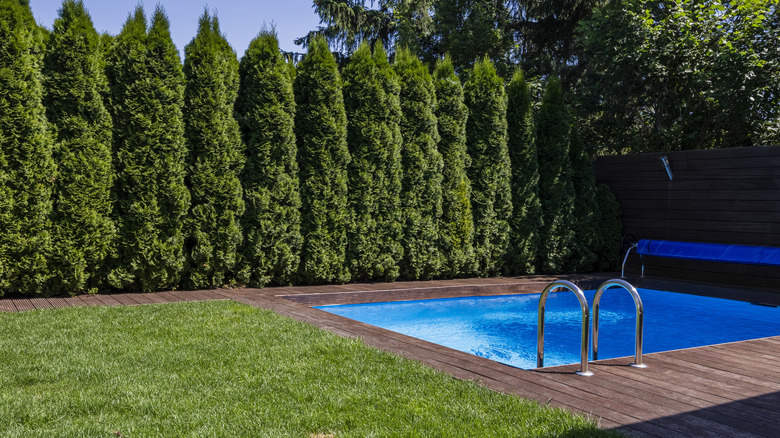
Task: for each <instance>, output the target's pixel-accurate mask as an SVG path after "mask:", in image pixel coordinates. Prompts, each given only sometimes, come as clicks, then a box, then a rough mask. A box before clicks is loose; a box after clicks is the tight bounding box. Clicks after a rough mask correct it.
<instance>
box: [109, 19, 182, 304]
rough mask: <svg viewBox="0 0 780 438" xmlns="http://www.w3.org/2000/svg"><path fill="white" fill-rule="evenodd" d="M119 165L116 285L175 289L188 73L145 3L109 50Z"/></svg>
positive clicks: (178, 268)
mask: <svg viewBox="0 0 780 438" xmlns="http://www.w3.org/2000/svg"><path fill="white" fill-rule="evenodd" d="M107 72H108V78H109V84H110V87H111V113H112V116H113V122H114V168H115V170H116V173H117V176H116V183H115V194H116V203H115V206H114V220H115V222H116V223H117V226H118V229H119V241H118V257H117V259H116V265H115V266H114V270H113V272H112V273H111V274H110V275H109V281H110V282H111V284H112V285H113V286H115V287H117V288H121V289H127V290H134V291H152V290H156V289H168V288H172V287H176V286H177V285H178V283H179V279H180V275H181V272H182V269H183V267H184V259H185V257H184V248H183V246H184V234H183V230H182V228H183V221H184V218H185V215H186V213H187V210H188V207H189V203H190V195H189V191H188V190H187V187H186V185H185V183H184V175H185V155H186V146H185V141H184V124H183V123H182V113H181V109H182V104H183V100H184V74H183V73H182V67H181V61H180V60H179V52H178V51H177V50H176V47H175V46H174V45H173V42H172V41H171V35H170V31H169V22H168V18H167V17H166V16H165V13H164V12H163V10H162V9H161V8H160V7H158V8H157V9H156V10H155V12H154V16H153V18H152V24H151V26H150V28H149V33H148V34H147V32H146V18H145V16H144V11H143V8H142V7H140V6H139V7H138V8H136V10H135V13H134V14H133V15H131V16H130V17H129V18H128V20H127V22H126V23H125V25H124V27H123V28H122V32H121V33H120V34H119V36H118V37H117V39H116V43H115V44H114V46H113V48H112V50H111V51H110V53H109V55H108V69H107Z"/></svg>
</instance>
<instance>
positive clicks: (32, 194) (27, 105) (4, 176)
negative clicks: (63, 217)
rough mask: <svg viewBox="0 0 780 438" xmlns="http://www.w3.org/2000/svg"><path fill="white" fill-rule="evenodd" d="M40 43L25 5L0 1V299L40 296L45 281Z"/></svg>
mask: <svg viewBox="0 0 780 438" xmlns="http://www.w3.org/2000/svg"><path fill="white" fill-rule="evenodd" d="M43 41H44V32H42V31H41V29H40V28H39V27H38V25H37V24H36V23H35V19H34V18H33V15H32V12H31V11H30V6H29V3H28V2H26V1H24V2H20V1H18V0H0V295H3V294H8V293H22V294H40V293H42V292H44V286H45V283H46V280H47V278H48V277H49V273H48V269H47V259H48V257H49V254H50V251H51V237H50V229H51V222H50V213H51V208H52V207H51V205H52V204H51V203H52V187H53V185H54V181H56V178H57V174H56V166H55V164H54V160H53V159H52V137H51V134H50V132H49V127H48V123H47V122H46V116H45V109H44V106H43V103H42V86H41V63H42V54H43V52H44V50H43V49H44V44H43Z"/></svg>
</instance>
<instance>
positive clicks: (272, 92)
mask: <svg viewBox="0 0 780 438" xmlns="http://www.w3.org/2000/svg"><path fill="white" fill-rule="evenodd" d="M239 77H240V84H241V85H240V87H239V91H238V100H237V101H236V118H237V119H238V122H239V126H240V127H241V136H242V138H243V140H244V144H245V146H246V160H247V161H246V166H245V167H244V171H243V172H242V174H241V182H242V184H243V186H244V201H245V203H246V211H245V212H244V216H243V220H242V225H243V227H244V244H243V249H242V250H241V253H242V261H241V268H240V275H239V279H240V280H241V281H242V282H243V283H246V284H249V285H252V286H264V285H265V284H268V283H273V284H289V283H290V282H291V281H292V280H293V279H294V276H295V275H296V273H297V271H298V265H299V263H300V251H301V229H300V226H301V215H300V206H301V198H300V191H299V190H300V188H299V183H298V163H297V158H296V156H297V154H296V145H295V133H294V132H293V126H294V119H295V97H294V95H293V89H292V83H291V82H290V76H289V70H288V66H287V63H286V62H285V61H284V59H283V58H282V55H281V53H280V52H279V42H278V40H277V38H276V35H275V34H273V33H272V32H267V31H262V32H260V34H259V35H258V36H257V37H256V38H255V39H254V40H252V42H251V43H250V44H249V48H248V49H247V51H246V53H245V54H244V57H243V58H241V64H240V67H239Z"/></svg>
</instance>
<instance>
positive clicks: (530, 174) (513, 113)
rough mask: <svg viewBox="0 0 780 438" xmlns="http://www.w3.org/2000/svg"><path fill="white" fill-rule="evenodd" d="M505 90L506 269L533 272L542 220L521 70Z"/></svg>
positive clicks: (529, 113) (528, 102)
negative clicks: (507, 164) (508, 185)
mask: <svg viewBox="0 0 780 438" xmlns="http://www.w3.org/2000/svg"><path fill="white" fill-rule="evenodd" d="M506 91H507V113H506V118H507V126H508V128H509V141H508V145H509V159H510V160H511V162H512V219H511V220H510V226H511V230H512V231H511V238H510V250H509V254H508V255H507V262H506V267H505V272H507V273H509V274H534V273H536V270H537V268H538V266H539V258H538V254H539V245H540V244H541V235H540V234H539V232H540V231H541V228H542V224H543V223H544V220H543V216H542V204H541V201H540V199H539V161H538V154H537V151H536V129H535V125H534V116H533V110H532V107H531V92H530V90H529V88H528V83H526V81H525V76H524V75H523V72H522V71H520V70H517V71H515V73H514V75H513V76H512V80H511V81H510V82H509V85H507V88H506Z"/></svg>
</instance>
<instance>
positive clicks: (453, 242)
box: [433, 57, 476, 277]
mask: <svg viewBox="0 0 780 438" xmlns="http://www.w3.org/2000/svg"><path fill="white" fill-rule="evenodd" d="M433 75H434V78H435V79H436V81H435V87H436V119H437V121H438V131H439V136H440V137H441V139H440V140H439V152H440V153H441V155H442V160H443V162H444V168H443V170H442V176H443V177H442V216H441V222H440V224H439V233H440V239H439V241H440V243H441V251H442V254H443V255H444V260H443V265H442V271H441V272H442V275H444V276H446V277H456V276H464V275H470V274H472V273H473V272H474V271H475V269H476V266H475V264H474V262H475V260H474V246H473V241H474V218H473V216H472V211H471V181H469V178H468V175H467V174H466V168H467V167H468V165H467V163H468V162H469V161H470V159H469V156H468V154H467V152H466V121H467V120H468V113H469V112H468V109H467V108H466V104H465V103H464V101H463V87H462V86H461V84H460V80H459V79H458V76H456V75H455V68H454V67H453V65H452V61H451V60H450V58H449V57H445V58H444V59H443V60H442V61H440V62H439V63H437V64H436V69H435V70H434V72H433Z"/></svg>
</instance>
